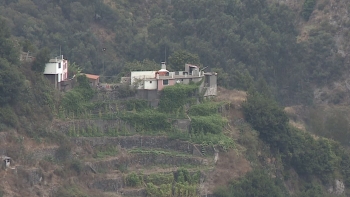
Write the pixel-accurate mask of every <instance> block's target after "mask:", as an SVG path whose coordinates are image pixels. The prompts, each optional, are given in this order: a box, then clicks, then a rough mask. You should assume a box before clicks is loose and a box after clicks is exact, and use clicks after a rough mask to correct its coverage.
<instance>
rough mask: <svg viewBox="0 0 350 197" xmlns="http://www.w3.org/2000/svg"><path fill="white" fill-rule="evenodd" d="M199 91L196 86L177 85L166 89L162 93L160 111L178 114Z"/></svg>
mask: <svg viewBox="0 0 350 197" xmlns="http://www.w3.org/2000/svg"><path fill="white" fill-rule="evenodd" d="M197 90H198V86H197V85H196V84H190V85H184V84H176V85H174V86H167V87H165V88H164V89H163V90H162V92H161V96H160V101H159V110H160V111H161V112H165V113H173V112H176V111H177V110H178V109H179V108H181V107H183V106H184V105H185V104H186V102H187V101H188V99H189V98H191V97H192V96H194V95H195V94H196V92H197Z"/></svg>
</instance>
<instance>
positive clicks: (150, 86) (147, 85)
mask: <svg viewBox="0 0 350 197" xmlns="http://www.w3.org/2000/svg"><path fill="white" fill-rule="evenodd" d="M157 83H158V81H157V80H145V81H144V89H146V90H156V89H157Z"/></svg>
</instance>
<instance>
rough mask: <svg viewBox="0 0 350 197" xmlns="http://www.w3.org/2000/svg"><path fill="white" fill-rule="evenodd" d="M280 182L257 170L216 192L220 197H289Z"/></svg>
mask: <svg viewBox="0 0 350 197" xmlns="http://www.w3.org/2000/svg"><path fill="white" fill-rule="evenodd" d="M279 182H280V180H278V179H276V178H275V179H273V178H271V176H270V175H269V174H268V173H266V172H264V171H259V170H255V171H252V172H249V173H247V174H246V175H245V176H244V177H243V178H240V179H239V180H237V181H233V182H232V183H231V184H230V185H229V186H228V188H223V187H222V188H219V189H217V190H216V191H215V195H216V196H218V197H245V196H255V197H265V196H271V197H284V196H289V194H288V193H287V192H286V189H285V188H284V185H283V184H281V183H279Z"/></svg>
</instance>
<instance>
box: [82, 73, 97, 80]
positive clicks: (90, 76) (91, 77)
mask: <svg viewBox="0 0 350 197" xmlns="http://www.w3.org/2000/svg"><path fill="white" fill-rule="evenodd" d="M85 76H86V77H87V78H88V79H94V80H96V79H98V78H100V76H99V75H91V74H85Z"/></svg>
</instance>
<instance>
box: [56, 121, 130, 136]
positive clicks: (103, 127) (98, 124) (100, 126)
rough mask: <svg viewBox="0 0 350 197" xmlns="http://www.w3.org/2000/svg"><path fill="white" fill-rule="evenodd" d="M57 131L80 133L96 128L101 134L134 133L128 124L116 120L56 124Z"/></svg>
mask: <svg viewBox="0 0 350 197" xmlns="http://www.w3.org/2000/svg"><path fill="white" fill-rule="evenodd" d="M54 128H55V130H57V131H59V132H62V133H66V134H67V133H69V132H70V131H71V130H76V131H79V130H81V129H85V130H86V129H88V128H94V129H96V130H98V131H99V132H107V131H108V130H110V129H117V130H120V131H122V130H126V131H129V132H134V131H135V130H134V129H133V127H131V126H129V125H128V124H127V123H126V122H124V121H122V120H120V119H116V120H71V121H64V122H59V123H55V124H54Z"/></svg>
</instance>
